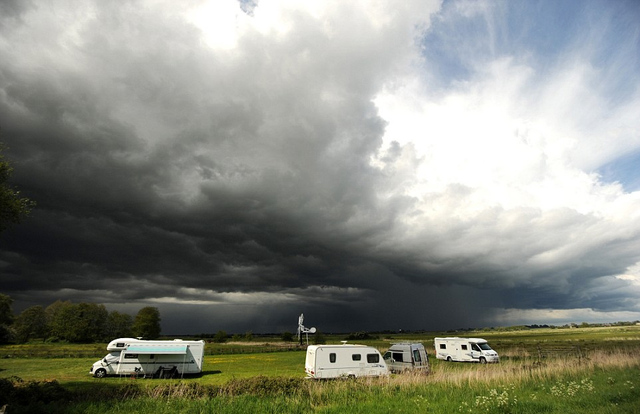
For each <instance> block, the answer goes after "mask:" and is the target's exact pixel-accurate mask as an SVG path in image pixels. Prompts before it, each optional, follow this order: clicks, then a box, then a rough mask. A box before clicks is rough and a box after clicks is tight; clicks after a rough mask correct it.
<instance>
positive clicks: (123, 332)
mask: <svg viewBox="0 0 640 414" xmlns="http://www.w3.org/2000/svg"><path fill="white" fill-rule="evenodd" d="M132 326H133V318H132V317H131V315H129V314H126V313H120V312H118V311H113V312H110V313H109V316H108V317H107V324H106V327H105V339H107V340H112V339H115V338H125V337H128V336H131V335H132V334H131V327H132Z"/></svg>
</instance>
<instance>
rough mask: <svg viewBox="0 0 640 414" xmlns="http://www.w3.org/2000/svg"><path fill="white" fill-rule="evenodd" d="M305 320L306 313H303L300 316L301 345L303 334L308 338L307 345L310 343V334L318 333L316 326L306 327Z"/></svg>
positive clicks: (299, 339) (299, 334)
mask: <svg viewBox="0 0 640 414" xmlns="http://www.w3.org/2000/svg"><path fill="white" fill-rule="evenodd" d="M303 322H304V313H301V314H300V316H299V317H298V341H300V345H302V334H305V335H306V338H307V345H309V334H314V333H316V328H305V326H304V325H303Z"/></svg>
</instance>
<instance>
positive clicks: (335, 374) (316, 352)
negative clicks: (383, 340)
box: [304, 344, 389, 379]
mask: <svg viewBox="0 0 640 414" xmlns="http://www.w3.org/2000/svg"><path fill="white" fill-rule="evenodd" d="M304 370H305V372H306V373H307V377H308V378H317V379H319V378H341V377H346V378H354V377H379V376H382V375H389V369H388V368H387V365H386V364H385V363H384V361H383V359H382V355H380V352H379V351H378V350H377V349H375V348H373V347H370V346H366V345H353V344H342V345H309V347H307V359H306V361H305V364H304Z"/></svg>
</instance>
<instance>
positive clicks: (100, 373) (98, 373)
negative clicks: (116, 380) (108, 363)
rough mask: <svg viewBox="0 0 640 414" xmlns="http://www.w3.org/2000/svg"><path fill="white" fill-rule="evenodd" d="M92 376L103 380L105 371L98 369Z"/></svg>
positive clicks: (105, 374)
mask: <svg viewBox="0 0 640 414" xmlns="http://www.w3.org/2000/svg"><path fill="white" fill-rule="evenodd" d="M93 375H95V377H96V378H104V377H106V376H107V370H106V369H104V368H98V369H97V370H96V372H95V374H93Z"/></svg>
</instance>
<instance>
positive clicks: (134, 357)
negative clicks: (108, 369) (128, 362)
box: [124, 354, 138, 359]
mask: <svg viewBox="0 0 640 414" xmlns="http://www.w3.org/2000/svg"><path fill="white" fill-rule="evenodd" d="M137 358H138V354H124V359H137Z"/></svg>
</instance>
